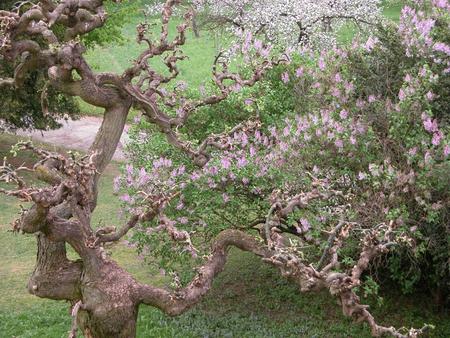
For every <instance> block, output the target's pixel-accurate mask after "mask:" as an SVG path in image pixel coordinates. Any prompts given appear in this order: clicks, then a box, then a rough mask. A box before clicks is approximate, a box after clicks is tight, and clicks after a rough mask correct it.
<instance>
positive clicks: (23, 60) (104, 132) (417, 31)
mask: <svg viewBox="0 0 450 338" xmlns="http://www.w3.org/2000/svg"><path fill="white" fill-rule="evenodd" d="M179 3H180V1H176V0H168V1H167V2H166V3H165V4H164V6H163V9H162V30H161V34H160V36H159V37H158V39H151V37H149V34H147V29H148V25H147V24H141V25H139V26H138V27H137V37H138V42H139V43H141V44H143V45H144V46H145V49H144V50H143V51H142V53H141V54H140V55H139V56H138V58H137V59H136V61H135V62H134V63H133V65H132V66H130V67H129V68H128V69H126V70H125V71H124V73H123V74H121V75H117V74H113V73H95V72H94V71H93V70H92V69H91V68H90V67H89V65H88V64H87V63H86V61H85V59H84V57H83V53H84V51H85V49H84V47H83V45H82V44H81V43H80V42H79V39H78V37H79V36H81V35H83V34H85V33H87V32H89V31H91V30H94V29H96V28H99V27H101V26H102V25H103V23H104V21H105V19H106V16H105V12H104V8H103V6H102V1H100V0H65V1H61V2H59V3H55V2H53V1H49V0H47V1H40V2H39V3H38V4H37V5H36V6H34V7H32V8H31V9H29V10H27V11H25V12H24V13H22V14H21V15H19V14H17V13H12V12H7V11H0V20H1V21H0V22H1V26H0V27H1V30H2V35H1V37H0V53H1V54H2V55H3V57H4V58H5V59H6V60H9V61H10V62H11V63H14V61H16V62H18V64H17V66H16V69H15V72H14V74H11V77H10V78H5V79H1V80H0V86H12V87H17V86H20V84H21V82H20V80H21V78H23V76H24V75H25V74H26V73H27V72H28V71H30V70H31V69H35V68H39V69H45V70H46V71H47V72H48V75H49V80H50V85H52V86H54V87H55V88H56V89H57V90H59V91H61V92H64V93H66V94H68V95H72V96H78V97H80V98H81V99H83V100H85V101H86V102H88V103H91V104H94V105H96V106H99V107H103V108H104V109H105V114H104V120H103V124H102V127H101V128H100V130H99V132H98V135H97V137H96V140H95V141H94V143H93V145H92V146H91V149H90V151H89V154H88V155H86V156H85V157H83V158H79V159H77V158H73V157H65V156H62V155H60V154H55V153H50V152H47V151H43V150H40V149H37V148H36V147H34V146H33V145H32V144H30V143H20V144H18V145H17V146H16V147H15V148H14V149H13V150H14V151H17V150H28V151H32V152H34V153H36V154H37V155H38V156H39V157H40V161H39V162H38V163H37V164H36V165H35V167H34V168H33V169H31V168H24V167H21V168H13V167H11V166H10V165H8V164H7V163H6V162H5V163H4V164H3V165H2V166H1V167H0V170H1V171H0V175H1V176H0V178H1V179H2V180H3V181H6V182H7V183H10V184H14V185H16V186H17V187H16V188H15V189H9V190H8V189H3V188H2V189H0V192H3V193H6V194H8V195H11V196H16V197H18V198H20V199H22V200H25V201H30V202H32V206H31V207H30V208H29V209H27V210H23V213H22V216H21V218H20V219H19V220H17V221H16V223H15V224H14V228H15V230H17V231H19V230H20V231H22V232H25V233H36V234H38V236H37V238H38V240H37V241H38V257H37V262H36V268H35V271H34V272H33V275H32V277H31V279H30V281H29V284H28V288H29V291H30V292H31V293H32V294H35V295H36V296H39V297H45V298H50V299H56V300H68V301H70V302H71V304H72V315H73V317H74V326H73V329H72V333H71V334H72V336H74V335H75V333H76V331H77V328H80V329H81V330H82V332H83V333H84V335H85V336H87V337H133V336H135V332H136V319H137V312H138V308H139V305H141V304H147V305H150V306H154V307H157V308H159V309H161V310H162V311H164V312H165V313H167V314H169V315H178V314H181V313H183V312H184V311H186V310H187V309H189V308H190V307H192V306H194V305H195V304H196V303H197V302H198V301H199V300H200V299H201V298H202V297H203V296H204V295H205V294H206V293H207V291H208V290H209V289H210V288H211V285H212V282H213V280H214V278H215V277H216V276H217V274H218V273H219V272H220V271H221V270H222V269H223V267H224V265H225V262H226V259H227V253H228V248H229V247H230V246H235V247H237V248H239V249H241V250H244V251H248V252H251V253H253V254H255V255H256V256H258V257H260V258H261V260H262V261H263V262H266V263H268V264H271V265H273V266H274V267H276V268H277V269H278V270H279V271H280V272H281V274H282V275H283V276H285V277H287V278H289V279H291V280H292V281H293V282H294V283H296V284H297V285H298V286H299V290H300V291H301V292H316V291H318V290H322V289H325V290H328V291H329V292H330V294H331V295H332V296H334V297H336V298H337V299H338V300H339V302H340V304H341V307H342V311H343V314H344V315H346V316H350V317H353V318H354V319H356V320H357V321H358V322H366V323H367V324H368V326H369V327H370V329H371V333H372V335H373V336H380V335H383V334H390V335H392V336H395V337H416V336H418V335H420V334H421V333H423V332H425V331H427V330H428V329H429V326H427V325H426V326H424V327H423V328H421V329H413V328H411V329H405V328H402V329H395V328H394V327H389V326H384V325H381V324H378V323H377V322H376V321H375V319H374V317H373V316H372V314H371V313H370V312H369V310H368V308H367V306H365V305H363V304H362V303H361V299H360V294H361V292H362V291H363V290H365V291H367V290H368V289H367V286H368V285H370V282H368V281H367V278H368V276H367V275H365V272H366V270H367V269H368V268H369V266H370V264H371V263H372V262H373V261H374V260H375V259H376V258H377V257H380V256H382V255H385V254H388V253H389V252H392V251H395V250H408V252H412V253H416V252H419V253H420V252H421V251H423V246H424V244H423V238H426V237H427V233H426V229H427V228H426V226H429V225H431V226H434V227H435V228H436V229H437V230H435V231H434V233H433V234H435V235H436V236H439V235H440V237H442V235H443V234H445V233H446V231H448V228H446V227H448V222H447V223H445V220H446V219H448V203H449V195H448V193H449V192H448V189H447V188H448V186H446V184H445V180H444V181H441V180H439V173H441V172H443V173H444V175H448V172H449V171H448V166H449V161H448V156H449V153H450V149H449V138H448V124H446V122H445V120H444V119H442V118H440V117H439V113H438V112H437V111H435V109H436V104H435V102H439V100H441V98H439V96H440V94H439V93H441V95H443V96H445V95H446V94H445V91H444V92H438V91H437V90H435V89H439V85H440V82H439V81H440V77H441V76H445V74H447V73H448V69H449V62H450V57H449V56H450V55H449V54H450V53H449V50H450V47H449V46H448V44H446V42H445V41H441V40H439V39H438V37H439V34H438V33H439V29H440V27H441V25H444V26H445V25H447V27H448V20H449V17H448V10H449V6H450V5H449V4H448V2H447V1H446V0H440V1H432V6H431V10H428V11H427V12H424V11H421V6H422V3H421V2H420V1H416V3H415V5H414V6H413V7H405V9H404V10H403V12H402V22H401V24H400V26H399V28H398V30H397V31H396V32H395V36H396V37H397V38H398V40H399V46H400V47H399V48H400V50H402V51H403V54H401V57H402V58H405V60H412V62H411V64H412V65H411V66H410V67H409V68H407V69H406V68H405V69H402V71H401V72H400V73H402V77H401V79H400V80H397V81H396V82H392V83H391V82H390V81H386V78H385V77H383V78H382V81H381V80H380V81H378V82H375V81H372V82H371V83H370V84H368V83H363V82H361V77H358V73H357V72H358V71H359V70H360V69H362V68H364V67H366V68H367V69H369V70H370V69H372V68H371V67H377V69H380V62H379V61H380V60H379V59H378V58H377V55H379V54H377V53H386V54H388V53H389V52H390V50H389V47H388V46H387V45H384V44H383V42H381V41H379V40H377V39H374V38H371V39H369V40H368V41H367V42H365V43H362V44H360V43H356V42H355V44H354V45H353V46H352V48H350V49H338V48H335V49H333V50H330V51H324V52H322V53H321V55H320V56H319V57H317V58H316V57H315V54H314V53H312V52H311V53H309V52H308V53H304V54H302V55H291V56H288V55H282V56H276V57H275V56H273V55H271V54H270V48H269V46H267V45H266V44H264V43H263V42H261V41H260V40H255V39H254V38H253V35H252V34H246V35H245V36H246V39H245V41H244V43H243V44H242V45H241V46H240V47H239V51H240V52H241V53H242V54H243V59H244V60H248V61H249V64H248V68H247V69H245V70H244V71H243V72H242V73H237V72H232V71H231V70H230V69H231V67H230V66H229V65H228V64H227V63H226V61H225V60H224V58H222V56H221V55H219V56H218V57H217V58H216V60H215V62H214V66H213V71H212V83H211V87H208V88H205V90H204V92H203V93H201V94H200V95H198V96H194V95H191V94H190V93H189V89H188V88H186V86H185V84H184V83H180V82H178V83H176V84H173V82H174V81H175V80H176V77H177V75H178V68H177V62H178V61H180V60H183V59H184V58H185V56H184V55H183V54H182V52H181V50H180V47H181V46H182V45H183V44H184V42H185V32H186V29H187V27H188V23H187V22H183V23H181V24H180V25H179V26H178V27H177V35H176V36H175V37H174V38H173V40H169V39H168V25H169V22H170V19H171V16H172V13H173V7H174V6H176V5H178V4H179ZM190 17H191V14H190V13H189V12H188V13H187V14H186V15H185V19H186V21H188V20H189V19H190ZM55 26H56V27H57V28H58V29H57V30H55V32H54V31H53V29H54V27H55ZM61 28H64V30H63V32H61ZM34 38H36V39H38V40H39V42H40V43H37V42H36V41H34ZM424 42H425V43H424ZM236 50H237V48H236ZM160 56H162V59H163V61H164V63H165V65H166V66H167V73H166V74H160V73H157V72H156V71H155V70H154V69H153V68H152V66H151V62H150V61H151V60H152V59H153V58H156V57H160ZM293 60H294V61H293ZM295 60H297V61H295ZM354 60H357V61H358V60H359V61H358V62H359V65H360V67H355V68H353V67H351V66H350V65H352V64H353V63H354V62H355V61H354ZM289 63H290V64H289ZM397 64H398V63H397ZM275 66H278V67H282V70H283V72H282V75H281V79H279V81H278V82H279V83H281V84H283V86H286V87H288V86H291V88H293V90H295V91H297V92H298V93H299V100H300V102H301V107H302V109H301V111H300V112H298V114H295V112H284V114H283V115H281V114H280V115H278V116H276V118H275V119H274V120H275V121H274V123H272V124H266V123H264V122H263V118H264V109H263V108H264V107H262V109H260V108H261V107H259V103H260V102H262V101H261V100H264V97H261V96H255V97H246V98H245V99H242V101H244V104H245V105H246V107H247V112H248V114H247V116H245V118H243V119H242V120H241V121H240V122H239V123H235V124H234V125H228V126H225V127H224V128H222V130H218V131H216V132H214V133H210V132H208V133H204V134H203V135H199V137H191V136H192V135H193V132H195V130H194V129H196V128H195V127H193V126H195V125H196V124H197V125H200V126H202V124H204V121H205V119H204V118H205V113H206V114H207V113H208V112H211V111H213V110H210V109H213V108H211V106H213V105H218V104H222V103H224V102H225V100H227V99H232V98H233V96H234V95H240V93H243V92H244V93H245V90H244V89H245V88H251V87H255V86H257V85H258V83H260V82H261V81H262V80H263V77H264V76H265V75H267V74H268V72H269V71H270V70H271V69H272V68H274V67H275ZM283 67H284V68H283ZM370 73H371V74H373V75H374V76H376V75H377V72H373V71H372V72H370ZM397 73H398V72H397ZM75 74H76V75H75ZM371 86H373V87H371ZM393 92H394V94H392V93H393ZM131 105H134V106H135V107H136V108H138V109H139V110H140V111H141V112H142V121H140V122H138V121H136V122H137V123H139V124H141V126H147V127H148V128H150V131H151V133H152V134H151V138H152V139H153V138H154V139H157V138H158V134H159V135H162V136H163V137H164V141H162V143H161V144H160V148H159V150H158V151H151V152H149V151H145V150H146V144H147V142H149V141H148V138H146V137H145V134H144V135H143V134H142V133H140V134H139V137H138V138H136V139H135V141H134V144H132V145H131V147H130V155H131V163H130V164H128V165H127V166H126V168H125V170H124V173H123V175H122V176H121V177H118V178H117V179H116V180H115V182H114V185H115V189H116V191H117V193H118V194H119V195H120V199H121V201H122V202H123V205H124V209H125V210H126V212H127V215H128V217H129V219H128V221H127V222H125V224H123V225H122V226H120V227H115V226H108V227H102V228H98V229H94V228H93V227H92V224H91V214H92V211H93V210H94V209H95V205H96V198H97V194H98V191H97V190H98V185H97V183H98V179H99V176H100V175H101V172H102V171H103V170H104V168H105V166H106V165H107V163H109V161H110V160H111V157H112V154H113V153H114V150H115V148H116V146H117V143H118V141H119V138H120V134H121V133H122V130H123V127H124V124H125V121H126V116H127V114H128V112H129V110H130V107H131ZM191 123H192V124H191ZM203 127H205V126H203ZM30 169H31V170H32V171H34V173H35V174H36V176H37V177H38V178H39V179H40V180H41V181H43V182H45V183H46V184H47V185H46V186H45V187H34V186H31V185H29V184H28V183H27V182H26V180H24V179H23V178H22V177H21V176H20V172H21V171H23V170H27V171H28V170H30ZM437 177H438V178H437ZM424 224H425V225H426V226H424ZM129 233H133V240H134V241H135V242H136V243H137V244H138V246H139V248H141V249H147V251H148V250H150V252H151V253H154V254H155V256H156V257H158V252H159V254H160V256H161V258H163V259H165V260H166V261H169V262H168V265H169V266H170V265H171V261H175V260H176V259H178V260H188V259H194V260H196V263H198V264H199V268H197V269H196V274H195V276H193V277H192V279H190V281H189V282H188V283H184V284H183V283H182V282H181V283H180V281H179V280H177V281H176V283H175V289H173V290H168V289H164V288H158V287H155V286H152V285H147V284H143V283H139V282H137V281H136V280H135V279H134V278H133V277H132V276H131V275H130V274H129V273H128V272H127V271H125V270H124V269H122V268H121V267H120V266H118V265H117V264H116V263H115V262H114V261H113V260H112V259H111V257H109V256H108V254H107V253H106V251H105V249H104V247H103V246H104V245H105V244H106V243H110V242H115V241H119V240H120V239H122V238H123V237H124V236H126V235H127V234H129ZM66 243H67V244H69V245H70V246H71V247H72V248H73V249H74V250H75V251H76V252H77V253H78V255H79V256H80V258H81V259H80V260H78V261H71V260H69V259H68V258H67V257H66V248H65V246H66ZM446 264H448V262H447V263H446ZM172 265H173V266H172V268H174V266H176V264H172ZM447 267H448V265H447ZM444 273H445V271H444ZM369 290H370V288H369Z"/></svg>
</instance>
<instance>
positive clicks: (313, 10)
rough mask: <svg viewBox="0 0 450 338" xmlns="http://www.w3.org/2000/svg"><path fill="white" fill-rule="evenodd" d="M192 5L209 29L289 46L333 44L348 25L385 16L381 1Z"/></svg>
mask: <svg viewBox="0 0 450 338" xmlns="http://www.w3.org/2000/svg"><path fill="white" fill-rule="evenodd" d="M161 6H162V3H158V4H155V5H152V6H149V8H148V12H149V14H157V13H159V11H160V9H161ZM190 6H192V7H193V8H195V10H196V12H197V13H199V14H201V15H200V17H199V24H200V25H201V26H203V27H204V28H206V29H207V30H212V31H216V30H217V29H226V30H228V31H230V32H232V33H233V34H235V35H237V36H242V33H243V32H244V31H245V32H251V33H253V34H256V35H261V36H264V37H265V38H266V39H267V41H270V42H272V43H276V44H281V45H288V46H293V45H297V44H301V45H305V44H310V43H313V44H317V45H321V46H323V45H324V43H327V44H329V43H332V42H334V40H335V36H336V33H337V32H338V31H339V29H340V28H341V27H342V26H343V25H344V24H346V23H348V22H352V23H354V24H356V25H357V26H358V27H359V28H361V29H364V28H367V27H370V26H371V25H373V24H375V23H376V22H377V21H378V20H379V19H380V14H381V1H380V0H373V1H372V0H301V1H298V0H194V1H191V2H190Z"/></svg>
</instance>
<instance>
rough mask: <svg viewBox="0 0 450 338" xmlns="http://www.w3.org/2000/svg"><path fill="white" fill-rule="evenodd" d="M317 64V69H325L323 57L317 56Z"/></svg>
mask: <svg viewBox="0 0 450 338" xmlns="http://www.w3.org/2000/svg"><path fill="white" fill-rule="evenodd" d="M318 64H319V69H320V70H322V71H323V70H325V67H326V64H325V60H324V58H323V57H320V58H319V62H318Z"/></svg>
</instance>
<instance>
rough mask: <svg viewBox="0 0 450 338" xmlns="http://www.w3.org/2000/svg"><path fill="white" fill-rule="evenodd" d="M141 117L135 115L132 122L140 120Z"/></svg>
mask: <svg viewBox="0 0 450 338" xmlns="http://www.w3.org/2000/svg"><path fill="white" fill-rule="evenodd" d="M141 118H142V115H140V114H139V115H136V116H135V117H134V118H133V122H134V123H139V122H141Z"/></svg>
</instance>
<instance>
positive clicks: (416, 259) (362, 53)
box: [116, 1, 450, 299]
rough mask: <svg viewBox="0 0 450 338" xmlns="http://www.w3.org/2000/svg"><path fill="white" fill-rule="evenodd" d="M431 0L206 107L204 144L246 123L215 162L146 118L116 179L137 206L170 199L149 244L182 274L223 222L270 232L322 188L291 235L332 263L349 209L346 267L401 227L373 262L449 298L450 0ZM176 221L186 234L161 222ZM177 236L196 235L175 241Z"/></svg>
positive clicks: (200, 121) (291, 242)
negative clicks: (274, 215) (198, 163)
mask: <svg viewBox="0 0 450 338" xmlns="http://www.w3.org/2000/svg"><path fill="white" fill-rule="evenodd" d="M421 5H422V4H421V3H420V2H416V3H415V4H413V5H411V6H405V8H404V9H403V11H402V17H401V22H400V24H399V26H398V27H396V26H395V27H394V26H392V25H386V24H384V25H382V26H380V27H378V29H377V31H376V33H375V35H374V36H372V37H370V38H369V39H368V40H367V41H364V42H361V41H359V42H358V41H355V42H354V43H353V45H352V46H349V47H344V48H334V49H333V50H331V51H323V52H322V53H320V54H315V53H313V52H310V51H303V52H301V53H300V54H299V55H293V56H292V62H291V63H290V64H289V65H287V66H286V65H285V66H279V67H277V68H276V69H274V70H273V71H272V73H271V74H270V75H269V77H268V78H266V80H265V81H263V82H261V83H260V84H259V85H258V86H255V87H254V88H252V89H245V90H242V91H239V92H237V93H235V94H234V95H233V96H231V98H230V100H229V101H228V102H226V103H222V104H221V105H219V106H217V107H216V108H213V109H205V110H204V111H202V112H201V113H200V114H198V115H197V116H196V117H195V118H194V119H193V121H192V122H189V123H190V124H188V125H187V127H186V128H185V129H183V130H180V133H183V132H184V135H185V136H186V138H190V139H192V138H194V139H195V140H197V141H198V142H199V143H200V141H201V140H202V139H203V138H205V137H206V135H208V134H209V133H210V132H215V133H218V132H223V131H224V130H225V131H229V129H230V126H234V125H235V124H236V123H238V122H241V123H242V128H240V129H238V130H237V131H235V132H234V133H232V134H231V135H228V134H227V133H223V134H221V135H219V136H218V140H219V141H220V142H222V144H223V145H224V147H223V149H222V150H221V151H218V150H213V151H211V154H210V155H211V159H210V161H209V162H208V163H207V164H206V166H205V167H204V168H202V169H197V168H196V167H195V166H194V165H193V164H192V163H191V161H190V160H189V159H188V158H186V157H185V156H184V155H183V154H182V153H181V152H180V151H178V150H176V149H174V148H172V147H171V146H170V145H168V144H167V142H166V141H165V139H164V138H163V137H162V136H159V135H158V134H156V130H155V129H152V128H150V129H148V128H146V123H145V122H141V123H140V125H139V128H138V129H137V130H136V131H135V134H134V137H133V142H132V143H131V145H130V154H131V155H132V159H133V164H134V166H133V165H129V166H127V168H126V172H125V173H124V175H123V176H122V177H120V178H118V179H117V180H116V188H117V190H119V189H124V191H123V192H122V195H121V199H122V201H123V202H124V205H125V207H126V209H127V210H128V211H129V212H132V213H139V212H140V210H141V209H142V208H143V206H144V205H145V203H148V200H149V199H152V200H153V199H154V200H155V201H160V203H165V204H164V214H165V215H167V218H166V219H165V220H163V221H161V219H159V220H156V221H153V222H152V223H149V224H146V225H144V226H143V227H142V228H141V229H140V231H138V232H137V233H136V235H135V237H134V240H135V241H136V243H137V245H138V247H139V248H140V250H141V251H144V252H147V253H150V254H151V255H152V257H156V258H158V259H159V260H158V261H157V264H161V265H162V266H163V267H164V268H168V269H171V270H180V267H182V266H183V265H184V264H186V262H187V261H188V260H189V259H190V258H191V257H192V256H193V257H195V258H197V259H199V260H201V259H202V255H203V254H205V253H206V250H204V249H206V248H208V246H209V244H210V241H211V239H212V238H213V237H214V236H215V235H217V234H218V233H219V232H220V231H222V230H224V229H227V228H235V229H241V230H245V231H249V232H251V231H255V230H259V231H260V232H261V234H262V237H263V238H264V237H265V238H266V239H267V236H266V235H267V230H266V232H265V229H264V224H267V222H268V219H269V217H267V210H269V209H270V207H271V205H272V206H273V205H276V204H277V201H286V200H289V198H294V197H293V196H298V195H302V194H306V192H311V191H314V190H315V189H316V188H317V187H320V191H324V192H326V194H327V195H326V196H328V197H327V198H324V199H316V200H311V201H309V200H308V202H305V206H304V207H301V208H299V209H297V210H295V211H293V212H292V213H290V214H289V216H288V217H286V218H283V219H278V222H279V224H278V226H277V229H278V230H277V231H278V232H279V233H285V234H286V233H288V234H290V235H287V236H280V238H279V240H280V241H284V243H285V244H286V243H287V246H288V247H290V250H293V251H294V252H296V254H297V255H299V256H300V257H302V259H303V260H305V261H307V262H314V263H313V264H314V266H315V267H316V268H317V269H320V268H322V267H323V266H322V263H323V262H322V259H321V255H322V252H323V250H324V249H325V248H326V247H327V243H326V239H327V237H328V234H330V233H331V232H332V231H333V229H335V228H336V224H337V223H338V222H339V220H342V219H344V220H345V226H344V227H343V228H342V230H340V231H341V232H340V234H341V236H343V237H342V238H345V241H344V242H345V243H344V242H342V243H340V244H339V245H338V247H337V249H336V255H337V256H338V257H339V263H338V264H336V265H335V266H333V268H334V269H336V271H338V272H345V271H351V269H352V267H353V266H354V265H355V262H357V261H358V259H359V258H360V257H359V255H360V252H361V248H365V247H367V246H368V244H367V238H372V240H373V241H375V242H374V243H377V241H381V237H383V236H384V238H387V237H389V238H392V240H393V243H392V245H394V242H395V246H394V248H393V249H392V250H391V251H390V253H389V254H388V255H386V256H384V258H386V259H383V260H376V261H374V262H373V263H372V266H373V267H374V268H377V269H378V270H379V271H389V275H390V278H391V279H392V280H394V281H395V282H397V283H398V284H399V285H400V286H401V288H402V290H403V291H404V292H412V291H413V290H415V288H416V287H418V286H423V285H427V287H429V288H430V289H434V290H436V292H438V293H441V296H440V297H441V299H444V297H445V293H446V292H448V289H449V288H448V283H449V282H450V274H449V265H448V264H449V260H448V258H449V257H448V253H449V251H450V237H449V233H450V228H449V224H450V222H449V212H448V210H449V208H448V203H449V198H450V196H449V190H448V186H449V185H448V183H449V182H450V162H449V159H448V158H449V155H450V145H449V141H450V140H449V136H448V135H449V133H448V131H449V123H448V111H447V109H448V104H447V102H448V85H449V82H448V81H449V80H448V72H449V70H450V68H449V66H450V52H449V50H450V47H449V45H448V41H449V33H448V29H445V27H448V23H449V14H448V11H447V9H448V4H447V2H445V1H444V2H433V5H432V6H431V7H430V8H429V10H428V11H421V10H420V6H421ZM252 116H253V118H254V119H256V118H257V119H258V122H255V121H254V120H251V119H250V120H249V118H250V117H252ZM255 116H256V117H255ZM260 124H261V125H260ZM169 158H170V159H169ZM140 195H141V196H145V198H141V197H139V196H140ZM131 196H134V197H131ZM161 199H162V200H164V202H161ZM155 203H156V202H155ZM280 203H281V202H280ZM269 215H270V212H269ZM255 225H256V227H255ZM257 225H259V226H257ZM168 227H169V228H171V229H177V230H171V231H169V233H167V232H163V231H162V230H164V229H167V228H168ZM174 227H176V228H174ZM339 229H341V228H339ZM292 234H293V235H295V236H291V235H292ZM174 236H175V237H177V236H179V238H182V239H184V240H182V241H181V244H180V243H178V244H174V243H173V242H172V241H171V240H170V237H172V239H173V237H174ZM274 236H275V235H274ZM371 236H372V237H371ZM275 237H276V236H275ZM318 248H319V250H318ZM187 266H190V265H187ZM376 276H377V275H376V274H374V275H373V276H372V277H371V278H367V279H366V283H365V284H364V285H363V286H362V288H361V290H362V291H363V293H365V294H367V295H369V294H372V295H373V294H376V293H377V290H378V287H377V286H376V283H375V280H376V278H375V277H376ZM185 278H187V276H186V277H185ZM181 279H182V281H183V280H184V277H182V278H181Z"/></svg>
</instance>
